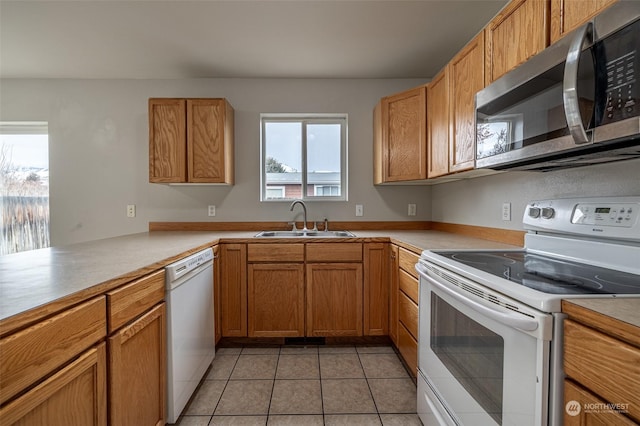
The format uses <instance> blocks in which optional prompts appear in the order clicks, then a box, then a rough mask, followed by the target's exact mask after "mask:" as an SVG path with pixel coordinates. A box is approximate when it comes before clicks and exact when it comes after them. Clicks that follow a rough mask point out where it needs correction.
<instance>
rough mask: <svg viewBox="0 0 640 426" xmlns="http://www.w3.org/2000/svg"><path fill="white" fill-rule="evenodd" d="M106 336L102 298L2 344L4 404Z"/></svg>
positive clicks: (0, 368) (0, 396) (0, 367)
mask: <svg viewBox="0 0 640 426" xmlns="http://www.w3.org/2000/svg"><path fill="white" fill-rule="evenodd" d="M106 334H107V319H106V302H105V298H104V296H101V297H96V298H95V299H92V300H90V301H88V302H85V303H83V304H81V305H79V306H76V307H75V308H71V309H68V310H66V311H64V312H62V313H60V314H58V315H55V316H53V317H51V318H49V319H46V320H44V321H41V322H39V323H37V324H35V325H33V326H31V327H29V328H27V329H25V330H22V331H19V332H17V333H15V334H12V335H10V336H7V337H6V338H4V339H2V340H0V354H2V362H1V363H0V403H4V402H6V401H7V400H9V399H10V398H11V397H13V396H14V395H16V394H17V393H19V392H20V391H22V390H24V389H26V388H27V387H29V386H31V385H32V384H34V383H36V382H37V381H38V380H40V379H41V378H42V377H44V376H46V375H47V374H49V373H51V372H53V371H54V370H55V369H57V368H58V367H60V366H61V365H63V364H65V363H66V362H67V361H69V360H71V359H72V358H74V357H75V356H77V355H78V354H80V353H81V352H82V351H84V350H86V349H87V348H89V347H91V346H92V345H93V344H95V343H96V342H98V341H99V340H100V339H102V338H104V337H105V336H106Z"/></svg>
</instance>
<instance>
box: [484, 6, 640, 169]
mask: <svg viewBox="0 0 640 426" xmlns="http://www.w3.org/2000/svg"><path fill="white" fill-rule="evenodd" d="M639 77H640V1H625V0H622V1H620V2H619V3H616V4H614V5H613V6H611V7H610V8H608V9H606V10H605V11H604V12H602V13H601V14H600V15H598V16H596V17H595V18H593V19H592V20H591V21H590V22H588V23H587V24H585V25H583V26H582V27H580V28H578V29H576V30H575V31H573V32H571V33H570V34H567V35H566V36H565V37H563V38H562V39H560V40H558V41H557V42H556V43H554V44H553V45H551V46H549V47H548V48H546V49H545V50H544V51H542V52H540V53H539V54H538V55H536V56H534V57H533V58H531V59H530V60H528V61H527V62H525V63H524V64H522V65H520V66H519V67H517V68H516V69H514V70H512V71H510V72H509V73H507V74H505V75H504V76H502V77H501V78H499V79H498V80H496V81H495V82H493V83H492V84H490V85H489V86H487V87H486V88H485V89H483V90H481V91H480V92H478V93H477V95H476V126H477V132H476V168H489V169H496V170H504V169H519V170H541V171H547V170H555V169H559V168H568V167H576V166H583V165H587V164H596V163H605V162H611V161H617V160H624V159H629V158H638V157H640V87H639V82H638V81H637V80H638V79H639Z"/></svg>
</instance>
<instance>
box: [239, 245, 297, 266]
mask: <svg viewBox="0 0 640 426" xmlns="http://www.w3.org/2000/svg"><path fill="white" fill-rule="evenodd" d="M247 260H248V261H249V262H304V244H297V243H285V244H278V243H276V244H248V245H247Z"/></svg>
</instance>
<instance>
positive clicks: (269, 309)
mask: <svg viewBox="0 0 640 426" xmlns="http://www.w3.org/2000/svg"><path fill="white" fill-rule="evenodd" d="M248 275H249V291H248V293H249V294H248V304H249V306H248V327H249V337H281V336H283V337H301V336H304V265H303V264H301V263H298V264H296V263H293V264H291V263H276V264H249V267H248Z"/></svg>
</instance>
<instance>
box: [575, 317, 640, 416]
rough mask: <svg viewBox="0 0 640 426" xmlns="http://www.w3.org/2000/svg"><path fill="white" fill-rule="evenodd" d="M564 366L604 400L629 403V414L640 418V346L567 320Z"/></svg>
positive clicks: (576, 378)
mask: <svg viewBox="0 0 640 426" xmlns="http://www.w3.org/2000/svg"><path fill="white" fill-rule="evenodd" d="M602 360H606V362H603V361H602ZM564 369H565V373H566V375H567V377H569V378H571V379H573V380H575V381H577V382H579V383H580V384H582V385H583V386H584V387H586V388H587V389H590V390H591V391H592V392H593V393H595V394H597V395H599V396H600V397H601V398H603V399H604V400H606V401H609V402H612V403H625V404H626V403H628V404H629V407H628V415H629V416H630V417H632V418H633V419H635V420H636V421H640V392H638V389H640V348H638V347H636V346H632V345H629V344H627V343H625V342H622V341H620V340H617V339H615V338H613V337H610V336H607V335H605V334H604V333H601V332H599V331H596V330H594V329H592V328H590V327H585V326H583V325H581V324H579V323H577V322H575V321H572V320H565V322H564Z"/></svg>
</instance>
